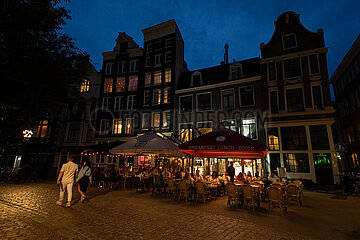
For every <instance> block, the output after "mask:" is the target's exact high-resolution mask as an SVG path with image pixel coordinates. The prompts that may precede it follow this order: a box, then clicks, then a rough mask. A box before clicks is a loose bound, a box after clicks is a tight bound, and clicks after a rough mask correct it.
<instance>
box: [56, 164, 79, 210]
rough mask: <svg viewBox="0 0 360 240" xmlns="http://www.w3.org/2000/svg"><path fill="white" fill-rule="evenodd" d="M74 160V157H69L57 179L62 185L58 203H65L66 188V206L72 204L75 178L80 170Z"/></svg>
mask: <svg viewBox="0 0 360 240" xmlns="http://www.w3.org/2000/svg"><path fill="white" fill-rule="evenodd" d="M73 161H74V158H73V157H69V158H68V162H67V163H65V164H63V165H62V167H61V170H60V173H59V176H58V179H57V184H58V185H60V196H59V200H58V201H57V202H56V204H57V205H60V206H61V205H62V204H63V200H64V194H65V189H67V203H66V205H65V206H66V207H70V206H71V199H72V188H73V185H74V178H75V177H77V172H78V165H77V164H75V163H74V162H73Z"/></svg>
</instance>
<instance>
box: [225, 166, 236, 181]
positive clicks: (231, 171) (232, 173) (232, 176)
mask: <svg viewBox="0 0 360 240" xmlns="http://www.w3.org/2000/svg"><path fill="white" fill-rule="evenodd" d="M226 172H227V174H228V175H229V177H230V182H234V179H235V168H234V163H233V162H231V163H230V166H228V168H227V169H226Z"/></svg>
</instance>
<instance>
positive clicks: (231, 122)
mask: <svg viewBox="0 0 360 240" xmlns="http://www.w3.org/2000/svg"><path fill="white" fill-rule="evenodd" d="M221 124H222V125H223V126H224V128H226V129H230V130H231V131H234V132H237V131H236V120H235V119H228V120H223V121H221Z"/></svg>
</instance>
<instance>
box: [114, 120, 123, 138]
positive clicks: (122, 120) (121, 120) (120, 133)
mask: <svg viewBox="0 0 360 240" xmlns="http://www.w3.org/2000/svg"><path fill="white" fill-rule="evenodd" d="M115 121H121V128H120V133H115ZM122 128H123V120H122V119H121V118H114V119H113V127H112V134H113V135H119V134H122Z"/></svg>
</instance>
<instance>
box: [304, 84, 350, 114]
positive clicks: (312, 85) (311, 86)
mask: <svg viewBox="0 0 360 240" xmlns="http://www.w3.org/2000/svg"><path fill="white" fill-rule="evenodd" d="M317 86H319V87H320V94H321V104H322V108H323V109H324V108H325V106H324V97H323V96H324V95H323V89H322V85H321V83H315V84H310V88H311V104H312V108H313V109H314V110H315V102H314V93H313V87H317ZM353 107H354V106H353ZM304 108H305V105H304ZM318 110H322V109H318Z"/></svg>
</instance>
